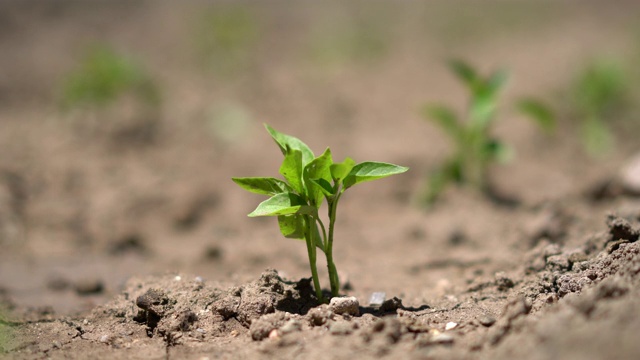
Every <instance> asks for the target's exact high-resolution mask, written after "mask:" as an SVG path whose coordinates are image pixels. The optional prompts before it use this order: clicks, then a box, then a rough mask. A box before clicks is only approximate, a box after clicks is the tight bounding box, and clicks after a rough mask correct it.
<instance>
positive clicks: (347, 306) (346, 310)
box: [329, 296, 360, 316]
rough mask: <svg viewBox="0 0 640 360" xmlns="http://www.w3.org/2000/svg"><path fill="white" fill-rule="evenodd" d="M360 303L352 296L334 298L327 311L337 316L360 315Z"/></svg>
mask: <svg viewBox="0 0 640 360" xmlns="http://www.w3.org/2000/svg"><path fill="white" fill-rule="evenodd" d="M359 307H360V303H359V302H358V299H356V298H355V297H353V296H349V297H334V298H331V301H330V302H329V309H331V311H333V312H334V313H335V314H339V315H352V316H358V315H360V309H359Z"/></svg>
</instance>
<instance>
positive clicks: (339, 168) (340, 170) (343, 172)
mask: <svg viewBox="0 0 640 360" xmlns="http://www.w3.org/2000/svg"><path fill="white" fill-rule="evenodd" d="M355 165H356V162H355V161H353V159H352V158H349V157H348V158H345V159H344V161H343V162H341V163H335V164H332V165H331V167H330V171H331V177H332V178H333V180H334V181H335V182H339V181H341V180H342V179H344V178H345V177H346V176H347V175H349V172H351V169H353V167H354V166H355Z"/></svg>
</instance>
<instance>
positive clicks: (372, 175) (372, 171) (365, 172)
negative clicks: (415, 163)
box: [344, 161, 409, 189]
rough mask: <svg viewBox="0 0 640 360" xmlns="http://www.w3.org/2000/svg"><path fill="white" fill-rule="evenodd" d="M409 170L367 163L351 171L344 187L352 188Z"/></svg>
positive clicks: (372, 162) (390, 165)
mask: <svg viewBox="0 0 640 360" xmlns="http://www.w3.org/2000/svg"><path fill="white" fill-rule="evenodd" d="M407 170H409V168H408V167H405V166H399V165H394V164H389V163H383V162H374V161H366V162H363V163H360V164H358V165H356V166H354V167H353V169H351V171H350V172H349V175H347V177H345V179H344V187H345V189H346V188H350V187H352V186H353V185H356V184H359V183H363V182H366V181H373V180H377V179H382V178H385V177H388V176H391V175H396V174H401V173H403V172H406V171H407Z"/></svg>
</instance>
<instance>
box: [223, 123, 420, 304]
mask: <svg viewBox="0 0 640 360" xmlns="http://www.w3.org/2000/svg"><path fill="white" fill-rule="evenodd" d="M265 127H266V128H267V131H268V132H269V134H271V137H272V138H273V140H275V142H276V144H277V145H278V146H279V147H280V150H281V151H282V153H283V154H284V161H283V162H282V166H281V167H280V174H281V175H282V176H283V177H284V179H285V180H284V181H283V180H280V179H276V178H270V177H248V178H233V181H234V182H235V183H236V184H238V185H240V187H242V188H243V189H245V190H247V191H250V192H253V193H257V194H262V195H268V196H270V197H269V199H267V200H265V201H263V202H262V203H260V205H258V207H257V208H256V209H255V210H254V211H253V212H251V213H250V214H249V216H250V217H255V216H277V217H278V224H279V226H280V232H281V233H282V235H284V236H285V237H287V238H292V239H302V240H305V241H306V244H307V253H308V256H309V265H310V268H311V275H312V278H313V285H314V288H315V291H316V296H317V298H318V301H320V302H325V301H324V297H323V295H322V288H321V287H320V280H319V278H318V270H317V267H316V248H317V249H320V251H322V252H323V253H324V254H325V257H326V259H327V268H328V271H329V282H330V284H331V296H337V295H338V293H339V290H340V281H339V279H338V271H337V269H336V265H335V263H334V261H333V235H334V226H335V222H336V218H337V209H338V202H339V201H340V198H341V197H342V195H343V194H344V192H345V191H346V190H347V189H349V188H351V187H352V186H354V185H357V184H359V183H362V182H366V181H371V180H376V179H381V178H385V177H388V176H391V175H395V174H400V173H403V172H405V171H407V170H408V168H406V167H403V166H398V165H393V164H387V163H381V162H369V161H367V162H362V163H359V164H356V163H355V161H353V160H352V159H351V158H346V159H345V160H344V161H343V162H340V163H334V162H333V158H332V155H331V150H330V149H329V148H327V149H326V150H325V151H324V153H322V154H321V155H319V156H317V157H316V156H315V155H314V154H313V152H312V151H311V149H310V148H309V147H308V146H307V145H306V144H305V143H303V142H302V141H301V140H299V139H298V138H295V137H293V136H289V135H285V134H282V133H280V132H277V131H276V130H274V129H273V128H271V127H270V126H269V125H266V124H265ZM323 200H326V204H327V210H328V219H329V226H328V227H326V226H325V224H324V222H323V221H322V219H321V218H320V216H319V214H318V211H319V210H320V206H321V205H322V204H323V202H324V201H323Z"/></svg>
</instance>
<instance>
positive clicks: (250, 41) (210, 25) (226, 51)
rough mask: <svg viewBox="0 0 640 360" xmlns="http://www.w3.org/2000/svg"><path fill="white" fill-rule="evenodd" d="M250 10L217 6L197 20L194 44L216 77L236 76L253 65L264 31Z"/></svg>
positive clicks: (233, 6)
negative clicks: (257, 45) (262, 31)
mask: <svg viewBox="0 0 640 360" xmlns="http://www.w3.org/2000/svg"><path fill="white" fill-rule="evenodd" d="M257 20H258V19H257V18H256V16H255V14H254V13H253V12H252V11H251V8H250V7H249V6H247V5H242V4H232V3H229V4H224V3H221V4H216V5H214V6H213V7H212V8H211V9H209V10H207V11H205V12H204V13H203V15H202V17H201V19H200V20H198V21H196V23H195V24H196V29H195V41H196V46H197V48H198V51H199V53H200V57H201V58H202V60H204V62H205V65H206V66H209V67H210V68H211V70H213V71H214V72H215V73H216V74H217V75H236V74H237V73H239V72H240V71H241V70H243V69H246V68H247V67H248V66H249V65H251V61H253V59H254V58H255V56H254V54H253V52H254V51H255V48H256V44H257V43H258V42H259V40H260V34H261V28H260V26H259V25H260V24H259V22H258V21H257Z"/></svg>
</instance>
